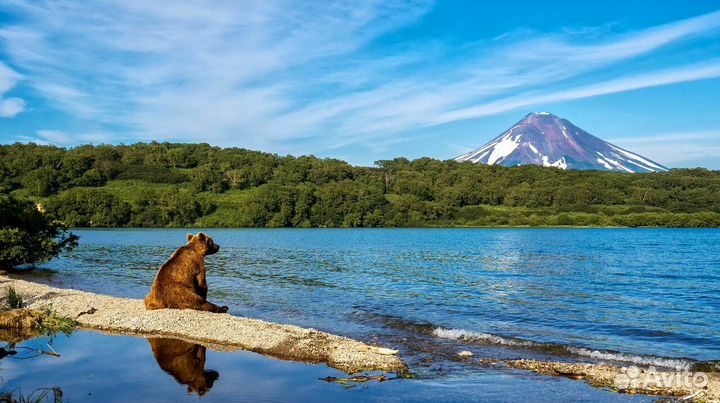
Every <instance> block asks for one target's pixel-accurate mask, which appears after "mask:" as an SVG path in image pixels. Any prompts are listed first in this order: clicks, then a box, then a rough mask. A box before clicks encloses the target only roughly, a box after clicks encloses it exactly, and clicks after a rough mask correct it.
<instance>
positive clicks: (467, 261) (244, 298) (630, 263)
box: [30, 229, 720, 359]
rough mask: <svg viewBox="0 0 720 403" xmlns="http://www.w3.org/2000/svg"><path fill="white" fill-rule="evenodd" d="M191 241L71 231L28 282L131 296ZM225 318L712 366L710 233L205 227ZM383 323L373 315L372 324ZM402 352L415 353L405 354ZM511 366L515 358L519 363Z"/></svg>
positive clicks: (716, 304) (716, 309)
mask: <svg viewBox="0 0 720 403" xmlns="http://www.w3.org/2000/svg"><path fill="white" fill-rule="evenodd" d="M186 232H188V230H182V229H181V230H174V229H167V230H166V229H158V230H139V229H132V230H100V231H86V230H81V231H78V233H79V234H80V235H81V240H80V242H81V246H80V247H79V248H78V249H77V250H76V251H74V252H73V253H72V254H70V255H68V256H65V257H63V258H61V259H56V260H53V261H51V262H50V263H48V264H46V265H45V266H44V267H45V268H47V269H50V270H53V271H55V273H54V274H53V273H48V272H45V271H41V270H38V271H36V272H35V273H33V274H31V275H30V276H31V277H33V278H35V279H39V280H41V281H46V282H49V283H51V284H54V285H58V286H67V287H79V288H82V289H87V290H90V291H97V292H103V293H109V294H114V295H120V296H130V297H135V298H140V297H143V296H144V295H145V293H146V292H147V290H148V288H149V286H150V284H151V283H152V280H153V278H154V275H155V272H156V270H157V268H158V267H159V266H160V265H161V264H162V263H163V262H164V261H165V260H166V259H167V258H168V257H169V256H170V254H172V252H173V251H174V250H175V248H176V247H177V246H178V245H179V244H180V243H181V242H183V240H184V235H185V233H186ZM206 232H208V233H209V234H210V235H212V236H213V237H214V239H215V241H216V242H217V243H218V244H219V245H221V249H220V253H218V254H216V255H213V256H210V257H208V259H207V261H206V264H207V267H208V281H209V284H210V293H209V298H210V299H211V300H213V301H215V302H218V303H222V304H225V305H228V306H230V307H231V313H235V314H238V315H248V316H253V317H259V318H264V319H268V320H275V321H281V322H285V323H294V324H298V325H302V326H312V327H316V328H320V329H323V330H328V331H331V332H335V333H340V334H345V335H349V336H354V337H360V338H363V339H365V340H372V339H373V338H374V337H376V338H378V340H380V341H383V340H384V341H386V342H392V343H393V344H394V343H398V342H400V343H403V342H402V340H403V339H404V338H407V337H408V334H407V333H406V332H407V329H406V328H403V329H399V328H397V327H389V326H388V324H387V323H386V321H385V320H377V318H378V317H380V316H382V317H385V318H387V317H392V318H396V319H399V320H401V321H403V322H404V323H410V324H413V323H414V324H423V323H430V324H432V325H434V326H442V327H444V328H457V329H465V330H470V331H477V332H486V333H492V334H499V335H504V336H514V337H519V338H524V339H529V340H534V341H543V342H555V343H571V344H576V345H581V346H586V347H589V348H595V349H599V348H601V349H610V350H619V351H626V352H631V353H645V354H654V355H663V356H677V357H683V356H684V357H690V358H696V359H718V358H720V345H719V344H718V343H717V342H716V341H717V335H718V334H719V333H720V315H718V313H720V272H719V271H718V270H720V269H719V266H720V231H718V230H712V229H709V230H684V229H357V230H354V229H352V230H351V229H349V230H341V229H327V230H319V229H314V230H302V229H272V230H262V229H211V230H207V231H206ZM378 315H380V316H378ZM403 348H406V349H408V350H412V349H413V347H412V346H410V345H405V346H404V347H403ZM516 354H517V353H516Z"/></svg>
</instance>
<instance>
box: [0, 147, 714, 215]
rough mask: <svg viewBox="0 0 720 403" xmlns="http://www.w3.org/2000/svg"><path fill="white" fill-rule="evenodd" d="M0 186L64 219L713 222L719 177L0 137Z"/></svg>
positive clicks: (695, 173) (685, 172) (703, 173)
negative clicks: (67, 144)
mask: <svg viewBox="0 0 720 403" xmlns="http://www.w3.org/2000/svg"><path fill="white" fill-rule="evenodd" d="M0 191H2V193H5V194H7V193H10V194H11V195H13V196H15V197H16V198H20V199H28V200H32V201H35V202H38V203H41V204H42V205H43V206H44V207H45V208H46V210H47V212H48V213H49V214H51V215H53V216H55V217H57V218H59V219H60V220H62V221H64V222H65V223H66V224H68V225H70V226H97V227H121V226H130V227H154V226H160V227H165V226H180V227H185V226H208V227H210V226H216V227H289V226H295V227H322V226H326V227H360V226H366V227H388V226H389V227H405V226H503V225H530V226H539V225H552V226H555V225H578V226H633V227H634V226H667V227H718V226H720V172H718V171H709V170H706V169H673V170H671V171H670V172H667V173H652V174H623V173H613V172H601V171H563V170H560V169H554V168H543V167H538V166H520V167H512V168H506V167H500V166H487V165H475V164H472V163H457V162H454V161H438V160H434V159H430V158H420V159H417V160H414V161H409V160H407V159H405V158H396V159H394V160H386V161H378V162H377V163H376V167H374V168H368V167H354V166H352V165H350V164H348V163H346V162H343V161H339V160H334V159H319V158H315V157H312V156H302V157H292V156H278V155H275V154H268V153H262V152H257V151H249V150H244V149H238V148H219V147H212V146H210V145H207V144H168V143H150V144H143V143H140V144H133V145H127V146H126V145H120V146H110V145H101V146H89V145H88V146H79V147H75V148H70V149H64V148H58V147H53V146H39V145H35V144H12V145H2V146H0Z"/></svg>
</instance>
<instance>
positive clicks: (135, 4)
mask: <svg viewBox="0 0 720 403" xmlns="http://www.w3.org/2000/svg"><path fill="white" fill-rule="evenodd" d="M535 111H548V112H552V113H554V114H556V115H558V116H560V117H563V118H566V119H568V120H570V121H571V122H573V123H574V124H575V125H577V126H579V127H581V128H583V129H585V130H586V131H588V132H590V133H592V134H594V135H596V136H598V137H600V138H602V139H604V140H607V141H610V142H612V143H614V144H616V145H619V146H621V147H624V148H627V149H629V150H631V151H633V152H636V153H639V154H642V155H644V156H646V157H649V158H651V159H654V160H656V161H657V162H660V163H661V164H664V165H666V166H669V167H695V166H702V167H706V168H711V169H720V0H717V1H711V0H703V1H661V0H658V1H651V2H650V1H635V0H625V1H622V2H618V1H599V0H598V1H577V0H575V1H546V2H540V1H503V2H497V1H493V2H485V1H471V0H468V1H454V0H446V1H438V2H431V1H425V0H411V1H401V0H378V1H375V0H366V1H362V2H352V1H340V2H332V1H323V2H313V1H275V0H259V1H252V0H243V1H235V0H232V1H222V0H220V1H213V2H206V1H180V0H176V1H172V2H156V1H145V0H121V1H103V0H101V1H95V2H85V1H62V0H60V1H45V0H34V1H27V2H23V1H15V0H0V143H13V142H16V141H20V142H30V141H32V142H36V143H42V144H55V145H58V146H75V145H79V144H86V143H92V144H101V143H110V144H120V143H124V144H130V143H134V142H138V141H142V142H148V141H153V140H155V141H170V142H207V143H210V144H213V145H218V146H223V147H230V146H233V147H244V148H249V149H255V150H261V151H268V152H273V153H278V154H282V155H284V154H293V155H301V154H313V155H316V156H319V157H332V158H340V159H343V160H346V161H348V162H350V163H352V164H356V165H372V164H373V162H374V161H376V160H380V159H389V158H394V157H399V156H404V157H407V158H411V159H412V158H418V157H422V156H429V157H433V158H438V159H449V158H454V157H456V156H458V155H460V154H463V153H464V152H467V151H469V150H471V149H473V148H477V147H479V146H481V145H483V144H484V143H486V142H487V141H489V140H491V139H492V138H494V137H495V136H497V135H499V134H500V133H502V132H503V131H505V130H507V129H508V128H509V127H511V126H512V125H513V124H514V123H515V122H517V121H518V120H520V119H521V118H522V117H523V116H524V115H526V114H527V113H530V112H535Z"/></svg>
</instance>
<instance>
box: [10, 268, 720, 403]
mask: <svg viewBox="0 0 720 403" xmlns="http://www.w3.org/2000/svg"><path fill="white" fill-rule="evenodd" d="M8 286H12V287H14V288H15V290H16V291H17V292H18V293H19V294H20V295H21V296H22V297H23V298H24V299H25V301H26V304H27V308H30V309H46V308H50V309H52V310H53V311H55V312H57V313H58V314H59V315H62V316H66V317H69V318H71V319H75V320H77V321H78V322H79V323H80V324H81V328H82V329H86V330H91V331H97V332H100V333H103V334H108V335H127V336H137V337H142V338H145V339H152V338H158V337H169V338H174V339H180V340H184V341H187V342H190V343H195V344H200V345H203V346H205V347H207V348H209V349H211V350H214V351H221V352H230V351H238V350H245V351H251V352H255V353H259V354H262V355H264V356H268V357H272V358H277V359H281V360H287V361H296V362H302V363H312V364H320V363H325V364H326V365H328V366H329V367H332V368H336V369H339V370H341V371H344V372H346V373H348V374H356V373H359V372H363V371H384V372H397V373H404V372H406V371H408V367H407V365H406V364H405V362H404V361H403V360H402V359H400V358H399V357H398V356H397V355H396V354H397V350H390V349H387V348H382V347H377V346H372V345H368V344H365V343H363V342H360V341H357V340H353V339H350V338H347V337H343V336H337V335H334V334H330V333H325V332H321V331H318V330H315V329H306V328H302V327H299V326H294V325H283V324H277V323H272V322H267V321H264V320H259V319H252V318H245V317H238V316H232V315H230V314H215V313H209V312H202V311H194V310H176V309H163V310H155V311H148V310H146V309H145V306H144V304H143V302H142V300H139V299H129V298H120V297H112V296H109V295H104V294H97V293H91V292H86V291H79V290H75V289H67V288H56V287H51V286H47V285H44V284H38V283H33V282H30V281H25V280H20V279H14V278H11V277H7V276H4V275H0V289H2V288H7V287H8ZM0 292H1V291H0ZM470 356H472V354H471V355H470ZM460 357H461V358H460V360H461V361H465V362H467V363H468V364H474V365H479V366H481V367H483V366H485V367H498V366H499V367H505V368H512V369H515V370H523V371H530V372H534V373H536V374H539V375H543V376H553V377H564V378H569V379H573V380H580V381H584V382H586V383H587V384H589V385H590V386H592V387H594V388H598V389H606V390H610V391H613V392H616V393H620V394H638V395H648V396H671V397H675V398H679V399H680V400H681V401H687V402H694V403H720V373H717V372H707V373H703V374H705V375H706V376H707V381H708V382H707V383H706V385H703V386H700V387H697V386H695V385H691V384H688V382H687V381H685V380H684V379H685V378H686V377H687V374H690V378H692V376H693V375H692V374H695V373H700V372H685V371H672V370H667V369H655V368H654V367H649V366H647V365H638V366H637V367H635V368H638V369H637V371H638V374H637V378H636V379H633V382H631V383H628V384H627V385H624V386H623V385H620V386H619V385H617V383H616V380H617V377H618V376H621V377H622V376H625V375H626V374H627V373H628V368H633V367H634V366H631V367H621V366H618V365H612V364H608V363H605V362H599V363H587V362H565V361H552V360H544V361H538V360H531V359H493V358H482V357H478V358H470V357H468V356H460ZM668 382H669V383H668Z"/></svg>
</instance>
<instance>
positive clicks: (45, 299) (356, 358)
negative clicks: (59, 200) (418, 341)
mask: <svg viewBox="0 0 720 403" xmlns="http://www.w3.org/2000/svg"><path fill="white" fill-rule="evenodd" d="M8 286H12V287H14V288H15V290H16V291H17V292H18V293H19V294H20V295H22V297H23V299H24V300H25V302H26V303H27V306H28V307H29V308H34V309H46V308H50V309H52V310H54V311H55V312H57V313H58V314H60V315H62V316H67V317H70V318H73V319H75V320H77V321H78V322H80V323H81V325H82V327H83V328H87V329H95V330H101V331H105V332H109V333H120V334H131V335H143V336H167V337H176V338H181V339H185V340H189V341H194V342H196V343H198V344H203V345H205V346H206V347H208V348H210V349H214V350H231V349H233V348H235V349H243V350H248V351H253V352H256V353H260V354H264V355H268V356H271V357H275V358H280V359H285V360H293V361H301V362H307V363H326V364H327V365H328V366H330V367H333V368H337V369H339V370H342V371H345V372H347V373H351V374H352V373H357V372H360V371H373V370H379V371H388V372H391V371H399V372H401V371H405V370H407V366H406V364H405V363H404V362H403V361H402V360H401V359H400V358H399V357H398V356H397V355H395V354H396V353H397V351H395V350H390V349H387V348H381V347H376V346H371V345H368V344H365V343H362V342H360V341H357V340H353V339H349V338H347V337H342V336H337V335H334V334H330V333H325V332H321V331H318V330H315V329H305V328H302V327H299V326H293V325H282V324H277V323H271V322H266V321H263V320H258V319H250V318H243V317H238V316H232V315H229V314H218V313H209V312H201V311H194V310H188V309H182V310H179V309H161V310H154V311H148V310H147V309H145V305H144V304H143V301H142V300H139V299H129V298H118V297H112V296H109V295H102V294H95V293H90V292H85V291H78V290H73V289H62V288H55V287H50V286H47V285H43V284H37V283H32V282H29V281H24V280H18V279H12V278H9V277H6V276H0V294H4V289H5V288H7V287H8Z"/></svg>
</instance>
